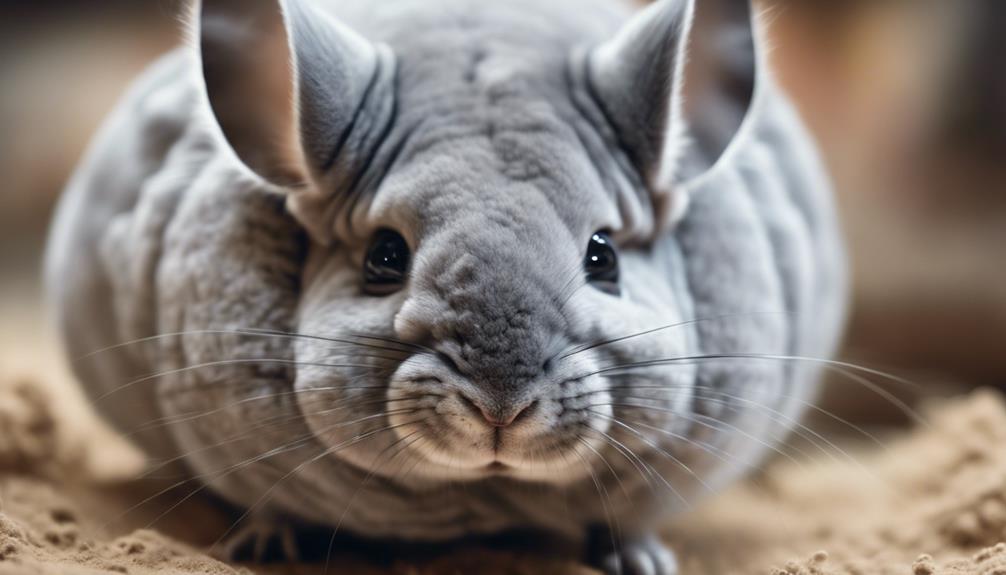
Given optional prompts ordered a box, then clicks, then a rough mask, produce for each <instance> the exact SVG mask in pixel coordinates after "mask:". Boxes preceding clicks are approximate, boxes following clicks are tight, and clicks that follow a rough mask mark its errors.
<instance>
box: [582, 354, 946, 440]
mask: <svg viewBox="0 0 1006 575" xmlns="http://www.w3.org/2000/svg"><path fill="white" fill-rule="evenodd" d="M730 360H769V361H802V362H809V363H815V364H819V365H821V366H822V368H823V369H827V370H829V371H835V372H838V373H841V374H843V375H846V376H847V377H849V378H850V379H852V380H853V381H856V382H857V383H860V384H861V385H863V386H864V387H866V388H867V389H869V390H870V391H872V392H873V393H875V394H877V395H878V396H880V397H881V398H883V399H885V400H886V401H888V402H890V403H891V404H892V405H894V406H895V407H897V408H898V409H899V410H900V411H902V412H903V413H904V414H905V415H906V416H908V417H909V418H911V419H912V420H913V421H915V422H916V423H918V424H919V425H921V426H923V427H925V428H929V427H930V426H929V423H928V422H927V421H926V420H925V418H924V417H922V416H921V415H920V414H919V413H918V412H917V411H915V410H914V409H912V408H911V407H910V406H909V405H908V404H906V403H905V402H904V401H902V400H900V399H898V398H897V397H896V396H894V395H893V394H892V393H891V392H889V391H887V390H885V389H883V388H882V387H880V386H879V385H877V384H876V383H874V382H873V381H870V380H869V379H866V378H865V377H861V376H859V375H858V374H856V373H850V371H856V372H861V373H867V374H870V375H874V376H877V377H881V378H884V379H886V380H889V381H893V382H895V383H900V384H903V385H906V386H910V387H912V388H917V387H918V384H916V383H914V382H912V381H910V380H907V379H904V378H902V377H898V376H896V375H893V374H890V373H886V372H883V371H880V370H877V369H873V368H870V367H865V366H861V365H857V364H855V363H850V362H846V361H839V360H831V359H822V358H816V357H804V356H796V355H773V354H755V353H730V354H703V355H690V356H680V357H669V358H663V359H654V360H644V361H638V362H630V363H625V364H618V365H610V366H607V367H603V368H600V369H598V370H596V371H594V372H591V373H588V374H586V375H583V376H581V377H589V376H592V375H598V374H601V373H609V372H614V371H618V370H621V369H635V368H645V367H659V366H668V367H669V366H671V365H674V364H683V365H688V364H689V362H702V361H730Z"/></svg>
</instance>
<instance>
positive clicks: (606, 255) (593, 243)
mask: <svg viewBox="0 0 1006 575" xmlns="http://www.w3.org/2000/svg"><path fill="white" fill-rule="evenodd" d="M583 269H584V271H585V272H586V273H587V281H588V282H590V283H591V284H593V285H594V286H595V287H596V288H598V289H599V290H601V291H603V292H606V293H610V294H612V295H617V294H618V291H619V290H618V254H617V253H616V252H615V244H614V243H613V242H612V241H611V238H610V237H608V234H607V233H605V232H595V233H594V235H592V236H590V242H588V243H587V255H586V256H585V257H584V259H583Z"/></svg>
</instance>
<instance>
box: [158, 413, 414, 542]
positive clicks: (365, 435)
mask: <svg viewBox="0 0 1006 575" xmlns="http://www.w3.org/2000/svg"><path fill="white" fill-rule="evenodd" d="M407 423H408V424H411V423H413V422H407ZM407 423H400V424H397V425H389V426H386V427H383V428H380V429H376V430H374V431H368V432H366V433H363V434H360V435H357V436H355V437H353V438H352V439H350V440H346V441H345V442H343V443H340V444H339V445H337V446H333V447H330V448H326V449H325V450H324V451H323V452H322V453H321V455H319V456H318V457H316V458H314V459H312V460H311V461H312V462H313V461H317V460H318V459H321V457H323V456H325V455H331V454H332V453H334V452H335V451H337V450H338V449H342V448H344V447H349V446H351V445H355V444H357V443H359V442H361V441H363V440H364V439H367V438H370V437H373V436H375V435H377V434H379V433H384V432H387V431H391V430H393V429H395V428H397V427H401V426H403V425H406V424H407ZM335 427H337V426H332V427H331V428H328V429H327V431H330V430H332V429H334V428H335ZM315 438H316V435H315V434H311V435H310V437H309V438H308V439H309V440H310V439H315ZM294 443H296V444H302V443H303V440H301V441H297V442H294ZM290 446H291V444H286V445H284V446H281V447H279V448H274V449H271V450H269V451H267V452H266V453H264V454H261V455H258V456H256V457H253V458H250V459H246V460H245V461H242V462H241V463H238V464H235V465H231V466H229V467H227V468H225V469H224V471H223V473H221V474H218V475H214V476H213V477H212V478H210V479H220V478H222V477H227V476H228V475H230V474H232V473H234V472H235V471H237V470H238V469H242V468H244V467H247V466H248V465H252V464H254V463H256V462H259V461H262V460H263V459H266V458H269V457H274V456H276V455H280V454H282V453H287V452H289V451H292V450H294V449H299V448H300V446H301V445H297V446H295V447H290ZM207 475H208V474H201V475H198V476H196V477H193V478H192V479H190V480H187V481H192V480H203V479H206V476H207ZM174 487H175V486H173V487H171V488H169V489H174ZM207 487H209V483H208V482H205V481H204V482H203V483H202V484H201V485H200V486H199V487H197V488H196V489H195V490H193V491H191V492H189V493H188V494H186V495H185V497H183V498H182V499H181V500H179V501H177V502H176V503H174V504H173V505H171V506H170V507H168V509H166V510H165V511H164V512H163V513H161V514H160V515H158V516H157V517H156V518H154V520H153V521H151V522H150V523H148V524H147V529H151V528H153V526H154V524H156V523H157V522H158V521H160V520H161V519H163V518H164V517H166V516H167V515H168V514H169V513H171V512H172V511H174V510H175V509H177V508H178V507H179V506H180V505H182V504H183V503H185V502H186V501H188V500H189V499H191V498H192V497H194V496H195V495H196V494H198V493H200V492H202V491H203V490H204V489H206V488H207ZM161 494H163V493H161ZM146 501H147V500H144V501H143V502H141V504H143V503H145V502H146Z"/></svg>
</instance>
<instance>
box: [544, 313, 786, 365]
mask: <svg viewBox="0 0 1006 575" xmlns="http://www.w3.org/2000/svg"><path fill="white" fill-rule="evenodd" d="M788 313H792V312H787V311H751V312H735V313H725V314H721V315H715V316H708V317H699V318H692V319H689V320H683V321H678V322H674V323H669V324H665V325H662V326H658V327H654V328H650V329H647V330H644V331H640V332H636V333H632V334H629V335H623V336H619V337H615V338H612V339H606V340H603V341H599V342H595V343H590V344H584V345H581V346H577V347H576V348H574V349H573V350H572V351H570V352H569V353H567V354H566V355H563V356H561V357H560V358H559V359H565V358H567V357H570V356H572V355H576V354H578V353H583V352H585V351H588V350H591V349H596V348H599V347H603V346H606V345H611V344H615V343H619V342H623V341H626V340H629V339H633V338H637V337H642V336H644V335H650V334H652V333H657V332H661V331H664V330H668V329H673V328H676V327H685V326H688V325H693V324H697V323H702V322H705V321H717V320H721V319H734V318H738V317H747V316H752V315H766V314H773V315H776V314H788Z"/></svg>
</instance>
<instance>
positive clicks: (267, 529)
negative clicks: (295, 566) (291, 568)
mask: <svg viewBox="0 0 1006 575" xmlns="http://www.w3.org/2000/svg"><path fill="white" fill-rule="evenodd" d="M213 554H214V555H216V556H217V558H219V559H221V560H224V561H228V562H237V563H289V562H295V561H297V560H298V559H299V556H300V553H299V552H298V546H297V537H296V533H295V531H294V528H293V527H292V526H291V525H290V524H289V523H285V522H281V521H276V520H273V519H270V518H266V517H256V518H252V519H249V520H248V521H247V522H244V523H243V524H242V525H241V526H240V527H238V529H236V530H235V531H234V532H233V533H232V534H231V535H230V536H228V537H227V538H226V539H225V540H224V541H222V542H221V543H219V544H218V545H216V546H215V550H214V553H213Z"/></svg>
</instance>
